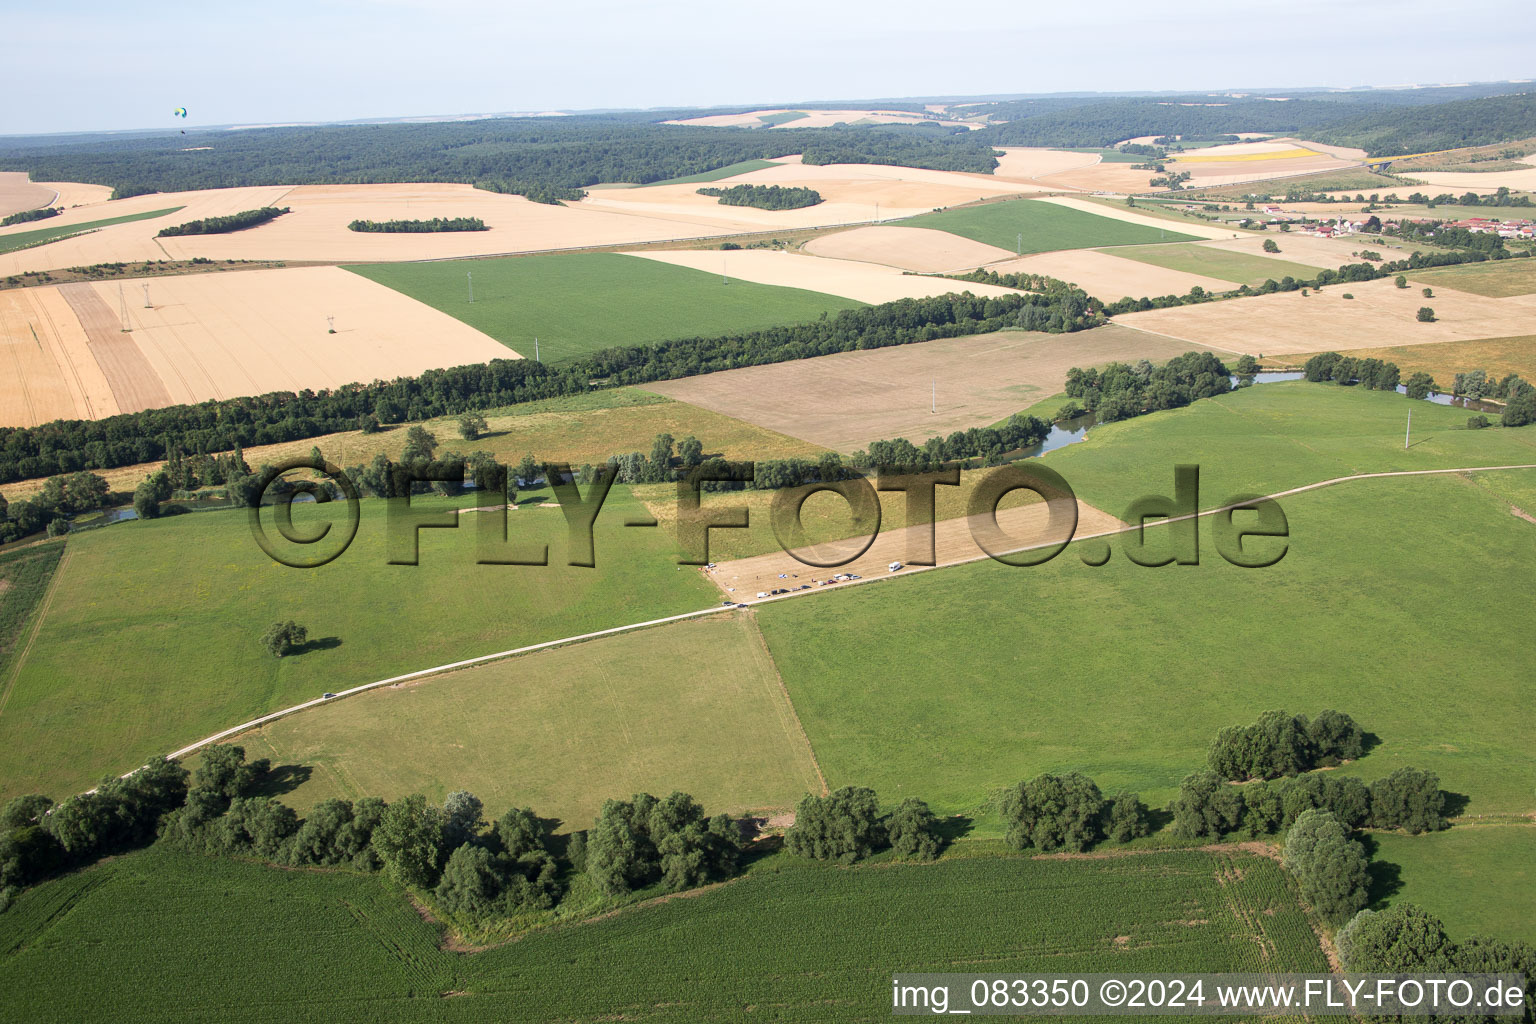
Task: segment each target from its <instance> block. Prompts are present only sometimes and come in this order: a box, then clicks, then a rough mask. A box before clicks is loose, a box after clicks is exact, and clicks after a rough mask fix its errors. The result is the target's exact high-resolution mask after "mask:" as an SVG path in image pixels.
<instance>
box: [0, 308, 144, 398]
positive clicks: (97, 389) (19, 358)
mask: <svg viewBox="0 0 1536 1024" xmlns="http://www.w3.org/2000/svg"><path fill="white" fill-rule="evenodd" d="M92 341H93V339H92V338H91V337H89V336H88V335H87V333H86V330H85V328H84V327H83V326H81V324H80V321H79V320H78V319H77V317H76V315H75V312H74V310H73V309H72V308H71V307H70V305H69V303H68V302H67V301H66V300H65V298H64V297H63V296H62V295H61V294H60V292H59V289H57V288H25V289H23V288H12V289H7V290H5V291H0V349H3V354H0V368H3V373H0V380H4V382H5V383H3V384H0V426H12V427H24V426H35V425H36V424H39V423H47V422H49V421H51V420H55V419H99V418H101V417H103V416H111V415H113V414H115V413H117V412H120V411H121V410H120V409H119V408H118V405H117V402H116V399H115V398H114V397H113V394H112V388H111V386H110V384H109V383H108V381H107V378H106V375H105V374H104V373H103V372H102V370H101V367H100V366H98V365H97V362H96V358H95V356H94V355H93V353H92Z"/></svg>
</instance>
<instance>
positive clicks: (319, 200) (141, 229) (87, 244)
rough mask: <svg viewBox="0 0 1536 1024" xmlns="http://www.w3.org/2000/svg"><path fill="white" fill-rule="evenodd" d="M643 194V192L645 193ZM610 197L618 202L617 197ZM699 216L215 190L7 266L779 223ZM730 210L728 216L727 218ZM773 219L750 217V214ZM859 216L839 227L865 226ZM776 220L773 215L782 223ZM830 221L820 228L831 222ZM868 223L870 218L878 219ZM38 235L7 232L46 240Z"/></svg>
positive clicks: (493, 247)
mask: <svg viewBox="0 0 1536 1024" xmlns="http://www.w3.org/2000/svg"><path fill="white" fill-rule="evenodd" d="M634 191H640V190H634ZM609 194H610V195H611V194H612V193H609ZM695 198H696V199H697V200H698V201H699V203H698V205H697V208H696V210H695V211H694V212H691V213H690V212H686V211H683V212H668V211H661V212H657V211H652V210H648V209H646V208H645V207H644V206H643V205H641V204H639V203H637V202H633V201H632V202H631V203H630V204H629V205H628V207H627V208H622V209H608V208H603V207H601V206H599V205H598V204H589V203H572V204H570V205H569V206H548V205H544V204H542V203H532V202H529V201H528V200H526V199H524V198H522V197H521V196H508V195H499V194H496V193H493V192H485V191H481V190H479V189H475V188H473V187H471V186H469V185H452V184H404V185H304V186H299V187H297V188H288V187H269V188H233V189H207V190H203V191H198V192H173V193H165V194H154V195H148V196H136V197H134V198H133V199H122V200H115V201H113V202H110V203H105V204H96V205H93V206H85V207H81V208H79V209H72V210H69V211H68V212H66V213H64V214H62V215H61V216H58V217H54V218H51V219H49V220H48V221H47V222H46V225H47V226H48V227H50V228H63V227H67V226H69V225H72V224H85V223H90V222H93V221H97V220H103V219H107V218H112V217H118V216H124V215H127V214H135V213H143V212H148V211H152V210H160V209H168V208H171V207H175V206H183V207H184V209H181V210H178V211H177V212H175V213H171V214H167V215H166V216H164V217H157V218H153V219H150V220H142V221H133V222H130V223H126V224H114V225H112V226H110V227H106V228H102V229H100V230H96V231H91V232H90V233H88V234H84V235H79V236H76V237H73V238H66V239H62V240H60V241H57V242H51V243H49V244H47V245H40V246H36V247H33V248H29V249H22V250H19V251H17V252H13V253H9V254H6V255H3V256H0V276H4V275H9V274H17V273H20V272H22V271H26V270H53V269H58V268H60V267H71V266H88V265H90V264H94V263H112V262H124V263H131V262H140V261H145V260H164V259H177V260H189V259H192V258H194V257H199V256H200V257H203V258H206V259H240V260H303V261H308V260H313V261H325V262H332V261H335V262H390V261H396V260H418V259H447V258H453V257H460V256H482V255H491V254H496V253H516V252H533V251H541V250H547V249H568V248H582V247H586V246H597V245H619V244H630V243H638V242H649V241H664V240H671V239H686V238H698V237H702V236H708V235H718V234H730V233H735V232H740V231H752V230H762V229H763V228H764V227H771V226H773V225H774V224H775V223H782V222H776V221H773V220H771V219H767V220H762V219H759V218H756V217H753V216H742V215H741V214H739V213H737V212H735V208H727V207H722V206H720V205H719V204H717V203H715V202H714V201H713V200H709V199H706V198H705V197H702V196H696V197H695ZM261 206H285V207H288V208H289V210H290V211H291V212H290V213H288V214H285V215H284V216H282V217H279V218H277V219H276V220H274V221H271V222H269V223H267V224H263V225H261V226H260V227H256V228H251V229H249V230H246V231H237V232H232V233H229V234H218V235H181V236H177V237H173V238H156V237H155V236H156V235H157V233H158V232H159V231H160V229H161V228H163V227H166V226H168V225H172V224H181V223H184V222H186V221H190V220H195V219H198V218H202V217H213V216H222V215H226V214H231V213H238V212H240V211H242V210H251V209H256V208H257V207H261ZM727 210H730V211H731V212H729V213H727V212H725V211H727ZM763 212H765V211H749V213H750V214H757V213H763ZM859 212H860V211H858V210H851V211H849V210H845V211H841V213H839V212H838V211H832V213H833V215H835V216H843V217H845V218H847V219H858V216H857V215H858V213H859ZM770 216H771V215H770ZM820 216H821V215H818V217H816V218H811V219H812V220H817V219H819V217H820ZM431 217H479V218H481V219H482V220H483V221H485V223H486V224H487V225H488V226H489V227H490V230H489V231H458V232H441V233H429V234H416V233H409V234H384V233H374V232H356V231H350V230H348V229H347V224H349V223H350V222H351V221H353V220H359V219H361V220H397V219H399V220H418V219H427V218H431ZM866 219H867V218H866ZM37 227H38V225H36V224H26V225H18V226H17V227H15V228H6V229H4V230H3V231H0V242H3V239H4V236H5V234H7V233H10V232H16V231H25V230H34V229H36V228H37Z"/></svg>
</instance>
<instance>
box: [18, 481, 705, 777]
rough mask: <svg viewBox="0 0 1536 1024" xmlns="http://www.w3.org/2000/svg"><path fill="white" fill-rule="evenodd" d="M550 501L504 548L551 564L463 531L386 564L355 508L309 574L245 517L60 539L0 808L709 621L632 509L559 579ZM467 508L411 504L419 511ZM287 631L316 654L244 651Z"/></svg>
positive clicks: (466, 519) (430, 539) (470, 527)
mask: <svg viewBox="0 0 1536 1024" xmlns="http://www.w3.org/2000/svg"><path fill="white" fill-rule="evenodd" d="M548 500H550V499H549V496H548V492H544V494H543V496H540V495H539V494H538V493H523V494H520V495H519V502H520V507H519V508H518V509H517V510H516V511H515V512H509V513H507V523H508V527H507V528H508V532H509V534H510V535H511V537H512V539H513V541H514V542H516V541H526V542H528V543H532V544H547V545H548V547H549V559H550V562H551V564H550V565H548V566H527V565H478V564H476V560H477V557H478V556H479V553H480V547H479V544H480V537H479V535H478V533H479V528H478V527H477V526H476V525H475V524H476V523H477V522H478V521H479V520H480V519H481V518H482V515H483V514H478V513H470V514H466V515H464V516H463V517H462V521H461V526H460V527H459V528H457V529H453V530H446V529H429V530H423V531H421V533H420V554H419V562H420V564H419V565H415V566H411V565H390V564H387V563H388V560H389V558H390V557H391V555H390V551H389V547H388V544H387V535H388V532H389V531H388V526H387V513H386V504H387V503H386V502H384V501H382V500H379V499H366V500H364V501H363V502H362V503H361V505H360V509H361V520H360V523H359V528H358V531H357V537H356V540H355V541H354V543H353V544H352V546H351V547H350V548H349V549H348V550H347V551H346V552H345V553H344V554H343V555H341V556H340V557H339V558H337V559H336V560H335V561H333V562H331V563H330V564H328V565H325V566H323V567H321V568H318V569H294V568H289V567H286V566H283V565H279V564H277V563H275V562H273V561H272V560H270V559H269V558H267V556H266V555H265V554H263V553H262V551H261V550H260V549H259V548H258V546H257V544H256V541H255V540H254V539H253V537H252V532H251V528H250V525H249V522H248V519H247V516H246V513H245V512H244V511H241V510H223V511H212V512H198V513H193V514H190V515H182V516H173V517H169V518H165V519H160V520H154V521H149V522H129V523H120V524H117V525H113V526H109V527H106V528H104V529H100V530H93V531H89V532H86V533H82V534H79V535H77V536H74V537H71V538H70V540H69V542H68V543H69V560H68V563H67V564H66V565H65V567H64V569H63V571H62V574H61V575H60V576H59V579H58V582H57V586H56V590H55V592H54V596H53V601H52V605H51V607H50V609H49V611H48V614H47V617H46V618H45V619H44V621H43V623H42V628H41V630H40V631H39V633H38V636H37V640H36V642H35V643H34V645H33V647H32V649H31V651H30V652H29V654H28V656H27V658H26V660H25V661H24V662H23V663H22V664H21V666H20V671H19V673H18V674H17V676H16V679H15V682H14V685H13V686H12V689H11V693H10V697H9V700H8V701H7V703H6V705H5V708H4V712H3V714H0V800H4V799H8V798H10V797H12V796H15V795H17V794H19V793H30V792H43V793H47V794H49V795H51V796H53V797H55V798H56V799H59V798H62V797H64V796H66V795H67V794H69V793H70V792H73V791H76V790H80V789H84V788H86V787H88V786H89V785H91V783H93V782H94V781H96V780H97V779H99V778H100V777H101V776H102V775H103V774H105V773H107V772H123V771H127V770H129V769H131V768H134V767H136V766H137V765H139V764H142V763H143V761H144V760H145V759H146V758H149V757H152V756H155V755H158V754H164V753H168V752H169V751H172V750H175V749H177V748H179V747H181V746H184V745H185V744H188V743H191V742H193V741H195V740H198V739H201V738H202V737H204V736H206V735H208V734H210V733H213V732H216V731H218V730H220V729H224V728H227V727H229V726H232V725H237V724H239V723H241V722H243V721H247V720H249V719H250V718H253V717H255V716H257V715H260V714H262V713H263V712H266V711H273V710H276V709H278V708H282V707H287V706H289V705H291V704H296V703H299V702H301V701H305V700H309V699H312V698H314V697H317V696H319V695H320V694H321V693H322V692H326V691H337V690H342V689H345V688H347V687H349V686H356V685H358V684H361V683H365V682H369V681H372V680H375V679H383V678H387V677H390V676H394V675H398V674H401V673H404V672H410V671H412V670H415V669H420V668H429V667H431V666H434V665H441V664H446V663H449V662H454V661H459V660H462V659H464V658H470V657H474V656H476V655H480V654H490V653H494V652H496V651H503V650H509V649H511V648H515V647H520V646H524V645H526V644H531V643H537V642H540V641H544V640H555V639H560V638H562V637H567V636H574V635H578V634H582V633H587V632H590V631H593V630H598V629H603V628H606V627H610V626H619V625H624V624H626V623H630V622H634V621H636V620H638V619H641V618H654V617H660V616H664V615H669V614H676V613H679V612H686V611H693V610H696V609H699V608H704V607H708V606H709V605H711V604H716V603H718V597H717V594H716V592H715V590H714V588H713V587H712V586H710V585H709V584H708V583H706V582H705V581H704V580H702V579H701V578H700V577H699V575H698V574H697V573H696V572H693V571H688V570H682V569H680V568H679V567H678V565H677V564H676V558H677V556H676V552H675V550H674V548H673V546H672V542H671V538H669V537H664V536H662V531H661V530H657V529H627V528H625V526H624V525H623V523H624V522H625V521H626V520H627V519H630V518H638V517H641V516H643V515H644V514H645V511H644V507H643V506H642V505H640V504H639V503H638V502H636V501H634V500H633V499H632V498H630V497H629V496H628V494H627V492H626V491H625V490H624V489H623V488H615V489H614V491H613V492H612V493H610V495H609V497H608V501H607V502H606V503H605V505H604V506H603V509H602V512H601V514H600V515H599V517H598V519H597V523H596V527H595V560H596V562H597V566H598V567H597V568H595V569H586V568H580V567H572V566H569V565H567V564H566V562H567V552H568V544H567V530H566V526H565V518H564V515H563V513H562V512H561V511H560V510H559V509H557V508H541V507H538V506H539V505H540V504H541V503H543V502H546V501H548ZM475 503H476V501H475V498H474V497H472V496H466V497H463V498H459V499H454V500H453V502H452V503H450V502H449V501H448V500H447V499H433V498H418V499H414V500H413V506H414V505H420V507H422V508H423V509H425V510H427V511H432V510H434V509H436V510H439V511H441V510H444V509H447V508H449V507H450V506H451V504H457V505H459V506H461V507H465V508H468V507H473V506H474V504H475ZM344 508H345V506H344V503H342V502H332V503H330V504H328V505H321V506H316V505H308V507H306V506H305V505H303V504H300V505H296V506H295V511H294V525H295V527H296V528H298V529H299V530H307V529H310V528H313V527H314V526H316V525H318V523H319V522H320V521H322V520H326V521H333V522H334V521H339V520H341V519H342V517H343V510H344ZM271 515H272V510H271V509H267V510H266V511H265V513H264V516H265V517H266V518H265V522H266V523H267V529H268V530H269V531H274V527H273V525H272V521H271ZM449 518H450V519H452V520H453V521H460V520H459V519H458V518H457V517H451V516H450V517H449ZM484 518H486V519H490V518H491V517H489V516H484ZM338 527H339V522H338ZM274 533H275V531H274ZM279 543H281V542H279ZM289 550H294V549H291V548H290V549H289ZM487 550H488V551H489V552H490V553H491V554H492V555H494V556H496V557H507V556H509V555H516V556H517V557H527V556H526V555H517V553H515V552H509V551H508V549H507V547H504V546H497V547H494V548H490V549H487ZM298 554H300V555H308V554H310V551H308V550H304V549H299V550H298ZM288 619H293V620H295V621H297V622H299V623H300V624H302V625H304V626H305V627H307V628H308V630H309V637H310V640H311V644H312V645H311V647H310V649H308V650H305V651H304V652H302V653H299V654H296V655H290V656H288V657H285V658H281V659H279V658H275V657H273V656H272V655H271V654H269V653H268V652H267V651H266V650H264V649H263V648H262V647H261V645H260V644H259V643H258V638H259V637H260V635H261V633H262V631H263V630H265V629H266V628H267V626H268V625H270V624H271V623H272V622H274V621H283V620H288Z"/></svg>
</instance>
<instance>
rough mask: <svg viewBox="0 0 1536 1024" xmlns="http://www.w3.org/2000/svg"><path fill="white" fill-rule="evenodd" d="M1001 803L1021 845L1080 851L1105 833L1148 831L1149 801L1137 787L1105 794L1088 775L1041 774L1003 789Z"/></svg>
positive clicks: (1129, 835)
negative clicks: (1005, 789) (1108, 796)
mask: <svg viewBox="0 0 1536 1024" xmlns="http://www.w3.org/2000/svg"><path fill="white" fill-rule="evenodd" d="M998 809H999V811H1000V812H1001V814H1002V816H1003V821H1004V822H1005V823H1006V824H1007V826H1008V836H1007V839H1008V844H1009V845H1010V846H1012V847H1013V848H1014V849H1017V850H1028V849H1031V848H1033V849H1037V850H1044V851H1046V852H1050V851H1053V850H1070V851H1074V852H1080V851H1082V850H1086V849H1087V848H1088V847H1090V846H1093V845H1094V844H1095V843H1099V842H1102V841H1103V840H1105V839H1112V840H1114V841H1115V842H1117V843H1124V842H1128V841H1130V840H1131V839H1134V838H1136V837H1138V836H1144V835H1147V834H1148V832H1149V831H1150V830H1151V826H1150V824H1149V821H1148V817H1147V808H1146V805H1145V804H1143V803H1142V802H1141V798H1140V797H1138V796H1137V795H1136V794H1135V793H1118V794H1116V795H1115V797H1114V798H1113V799H1109V800H1106V799H1105V798H1104V795H1103V794H1102V793H1100V792H1099V787H1098V786H1097V785H1095V784H1094V781H1093V780H1092V779H1090V778H1088V777H1087V776H1086V775H1082V774H1079V773H1078V772H1069V773H1067V774H1066V775H1037V776H1035V777H1034V778H1032V779H1030V780H1028V781H1027V782H1020V783H1019V784H1018V785H1017V786H1014V787H1012V788H1010V789H1009V790H1008V791H1007V792H1006V793H1004V794H1003V797H1002V799H1001V800H1000V801H999V805H998Z"/></svg>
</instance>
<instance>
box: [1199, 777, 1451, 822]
mask: <svg viewBox="0 0 1536 1024" xmlns="http://www.w3.org/2000/svg"><path fill="white" fill-rule="evenodd" d="M1313 808H1320V809H1322V810H1326V811H1328V812H1329V813H1331V814H1333V815H1334V816H1335V817H1336V818H1338V819H1339V820H1340V821H1341V822H1343V823H1344V824H1345V825H1347V826H1348V827H1350V828H1364V827H1367V826H1370V827H1372V828H1392V829H1402V830H1403V831H1406V832H1411V833H1413V834H1415V835H1417V834H1418V833H1420V832H1435V831H1439V830H1440V829H1443V828H1446V827H1447V822H1446V820H1445V815H1444V811H1445V794H1444V793H1442V792H1441V790H1440V780H1439V778H1438V777H1437V776H1436V775H1435V774H1434V773H1433V772H1425V771H1420V770H1419V769H1417V768H1406V767H1405V768H1399V769H1397V770H1396V771H1394V772H1392V774H1390V775H1387V776H1383V777H1382V778H1379V779H1377V780H1376V781H1374V782H1372V783H1371V784H1370V785H1369V786H1367V785H1366V784H1365V783H1364V782H1361V781H1360V780H1359V779H1357V778H1354V777H1353V776H1348V775H1343V776H1341V775H1335V774H1332V773H1311V774H1307V775H1299V776H1296V777H1294V778H1289V779H1285V780H1284V781H1279V782H1249V783H1246V784H1245V785H1241V786H1238V785H1232V784H1230V783H1228V782H1227V781H1226V780H1224V779H1223V778H1222V777H1221V776H1220V775H1218V774H1217V773H1216V772H1214V771H1210V770H1208V769H1207V770H1203V771H1198V772H1195V773H1194V774H1192V775H1189V776H1187V777H1185V779H1184V781H1183V782H1182V783H1181V784H1180V786H1179V795H1178V796H1177V797H1176V798H1175V799H1174V801H1173V803H1172V804H1171V805H1170V810H1172V812H1173V830H1174V833H1175V834H1176V835H1180V836H1185V837H1188V838H1204V839H1220V838H1221V837H1222V836H1224V835H1228V834H1231V833H1242V834H1246V835H1249V836H1262V835H1268V834H1271V833H1274V832H1277V831H1280V830H1281V829H1285V828H1289V827H1290V826H1291V824H1292V823H1293V822H1295V820H1296V819H1297V817H1299V816H1300V815H1301V814H1302V813H1303V812H1305V811H1307V810H1310V809H1313Z"/></svg>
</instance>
